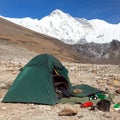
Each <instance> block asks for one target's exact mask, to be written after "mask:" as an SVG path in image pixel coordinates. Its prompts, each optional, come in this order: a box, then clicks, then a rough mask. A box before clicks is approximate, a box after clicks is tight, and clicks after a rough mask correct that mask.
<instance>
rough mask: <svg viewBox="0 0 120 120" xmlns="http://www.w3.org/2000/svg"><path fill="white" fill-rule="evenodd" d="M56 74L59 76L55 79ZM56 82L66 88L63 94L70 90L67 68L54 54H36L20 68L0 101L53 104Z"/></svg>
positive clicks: (56, 99)
mask: <svg viewBox="0 0 120 120" xmlns="http://www.w3.org/2000/svg"><path fill="white" fill-rule="evenodd" d="M56 71H57V73H56ZM57 74H58V76H59V77H57V79H55V76H57ZM57 80H58V81H57ZM60 81H61V83H60ZM57 84H58V85H59V86H60V84H64V85H65V88H64V87H63V86H62V87H63V88H64V89H67V90H63V91H64V95H65V91H67V93H66V94H68V93H69V92H70V89H71V83H70V81H69V78H68V70H67V69H66V68H65V67H64V66H63V65H62V64H61V62H60V61H59V60H58V59H57V58H55V57H54V56H52V55H49V54H42V55H38V56H36V57H34V58H33V59H32V60H30V61H29V62H28V63H27V64H26V65H25V66H24V67H23V68H22V70H21V72H20V73H19V74H18V76H17V78H16V79H15V81H14V83H13V84H12V86H11V87H10V89H9V90H8V92H7V94H6V95H5V97H4V98H3V100H2V102H15V103H17V102H21V103H39V104H50V105H54V104H56V103H57V102H58V96H57V94H56V92H55V87H57ZM63 88H62V89H63Z"/></svg>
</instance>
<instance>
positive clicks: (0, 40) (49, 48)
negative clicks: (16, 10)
mask: <svg viewBox="0 0 120 120" xmlns="http://www.w3.org/2000/svg"><path fill="white" fill-rule="evenodd" d="M0 50H1V51H0V55H1V59H2V58H3V57H2V56H4V53H5V55H6V57H7V56H8V54H9V55H11V58H10V59H15V58H14V57H15V56H13V57H12V55H13V54H14V55H17V56H16V57H21V56H22V54H23V53H24V55H23V56H22V58H24V56H25V57H26V56H27V55H28V52H27V53H26V54H25V52H26V50H27V51H29V52H31V53H34V54H32V57H33V56H34V55H38V54H42V53H49V54H53V55H54V56H56V57H57V58H58V59H60V60H62V61H68V62H85V61H87V60H86V59H84V57H83V56H81V55H79V56H78V55H77V54H78V53H77V52H76V51H75V50H73V48H72V47H71V46H70V45H67V44H64V43H63V42H61V41H60V40H58V39H55V38H52V37H49V36H47V35H43V34H40V33H37V32H34V31H32V30H29V29H27V28H23V27H21V26H19V25H16V24H14V23H11V22H9V21H7V20H5V19H3V18H0ZM15 53H16V54H15Z"/></svg>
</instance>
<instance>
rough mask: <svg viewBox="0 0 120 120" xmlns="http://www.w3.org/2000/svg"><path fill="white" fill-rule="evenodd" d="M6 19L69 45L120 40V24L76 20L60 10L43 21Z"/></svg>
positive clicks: (96, 20)
mask: <svg viewBox="0 0 120 120" xmlns="http://www.w3.org/2000/svg"><path fill="white" fill-rule="evenodd" d="M6 19H8V20H10V21H12V22H14V23H17V24H19V25H22V26H24V27H27V28H29V29H32V30H34V31H37V32H40V33H43V34H46V35H49V36H52V37H55V38H58V39H60V40H61V41H63V42H65V43H68V44H76V43H81V41H82V42H83V41H85V42H86V41H87V42H95V43H106V42H107V43H108V42H110V41H112V40H113V39H117V40H120V35H119V34H120V32H119V31H120V27H119V25H120V24H118V25H113V24H109V23H107V22H105V21H103V20H98V19H94V20H87V19H84V18H74V17H72V16H71V15H69V14H68V13H64V12H62V11H61V10H59V9H56V10H54V11H52V12H51V13H50V15H48V16H46V17H44V18H42V19H41V20H37V19H36V20H34V19H30V18H24V19H11V18H6Z"/></svg>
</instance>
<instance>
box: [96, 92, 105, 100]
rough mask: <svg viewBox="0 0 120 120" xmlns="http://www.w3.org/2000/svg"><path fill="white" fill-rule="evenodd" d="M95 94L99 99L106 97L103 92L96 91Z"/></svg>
mask: <svg viewBox="0 0 120 120" xmlns="http://www.w3.org/2000/svg"><path fill="white" fill-rule="evenodd" d="M96 96H97V97H98V98H99V99H101V100H102V99H105V98H107V96H106V95H105V94H102V93H98V94H96Z"/></svg>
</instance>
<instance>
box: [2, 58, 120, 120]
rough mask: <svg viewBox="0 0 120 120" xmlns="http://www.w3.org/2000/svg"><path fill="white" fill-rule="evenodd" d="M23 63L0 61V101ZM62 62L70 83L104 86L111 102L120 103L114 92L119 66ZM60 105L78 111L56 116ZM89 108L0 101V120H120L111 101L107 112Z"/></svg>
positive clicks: (116, 85) (118, 80)
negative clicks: (110, 94)
mask: <svg viewBox="0 0 120 120" xmlns="http://www.w3.org/2000/svg"><path fill="white" fill-rule="evenodd" d="M26 61H27V59H26ZM24 64H25V61H22V62H20V61H18V62H14V61H11V62H10V61H9V62H8V61H7V62H6V61H0V101H1V100H2V99H3V97H4V95H5V93H6V92H7V90H8V88H9V87H10V85H11V84H12V82H13V81H14V79H15V78H16V76H17V74H18V73H19V69H20V68H21V67H23V66H24ZM63 64H64V65H65V66H66V68H67V69H68V70H69V78H70V81H71V82H72V83H73V84H74V85H75V84H82V83H84V84H88V85H91V86H93V87H96V88H98V89H101V90H105V89H106V88H107V89H108V90H109V92H111V93H114V94H115V99H114V102H115V103H117V102H120V94H116V92H115V90H117V89H119V88H120V65H96V64H77V63H63ZM64 108H70V109H74V110H76V111H78V113H77V114H76V115H75V116H58V113H59V112H60V111H62V110H63V109H64ZM89 109H90V108H80V105H79V104H76V105H70V104H57V105H55V106H49V105H36V104H20V103H17V104H13V103H0V120H79V119H80V120H120V111H116V110H114V109H113V104H112V105H111V109H110V112H102V111H100V110H95V111H90V110H89Z"/></svg>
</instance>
